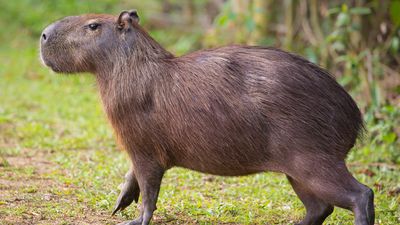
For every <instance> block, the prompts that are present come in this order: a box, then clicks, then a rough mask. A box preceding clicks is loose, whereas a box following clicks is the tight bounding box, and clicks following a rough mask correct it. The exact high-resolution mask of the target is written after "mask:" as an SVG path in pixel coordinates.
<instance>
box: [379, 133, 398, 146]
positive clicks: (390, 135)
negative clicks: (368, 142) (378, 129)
mask: <svg viewBox="0 0 400 225" xmlns="http://www.w3.org/2000/svg"><path fill="white" fill-rule="evenodd" d="M396 137H397V135H396V134H395V133H394V132H390V133H387V134H385V135H384V136H383V137H382V139H383V140H384V141H385V142H386V143H388V144H391V143H393V142H394V141H395V140H396Z"/></svg>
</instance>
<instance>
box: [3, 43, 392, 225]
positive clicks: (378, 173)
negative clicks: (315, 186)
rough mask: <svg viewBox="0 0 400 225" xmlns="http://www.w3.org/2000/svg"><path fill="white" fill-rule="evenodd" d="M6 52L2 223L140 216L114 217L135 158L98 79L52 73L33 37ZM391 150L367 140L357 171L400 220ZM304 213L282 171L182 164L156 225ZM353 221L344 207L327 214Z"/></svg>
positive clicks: (277, 218) (384, 217)
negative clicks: (226, 172)
mask: <svg viewBox="0 0 400 225" xmlns="http://www.w3.org/2000/svg"><path fill="white" fill-rule="evenodd" d="M17 46H18V47H17ZM21 46H22V47H21ZM0 50H1V51H0V62H2V64H3V65H2V66H1V67H0V224H55V223H56V224H114V223H116V222H119V221H123V220H126V219H133V217H135V216H137V213H138V210H137V208H136V205H135V204H133V205H132V206H130V207H129V208H127V209H126V210H125V211H123V212H122V213H119V214H117V215H116V216H115V217H111V216H110V214H111V211H112V208H113V205H114V203H115V200H116V198H117V196H118V193H119V190H118V188H117V187H118V185H119V184H120V183H121V182H122V181H123V175H124V174H125V172H126V171H127V170H128V165H129V163H128V157H126V155H125V153H124V152H123V151H119V150H118V148H117V146H116V144H115V141H114V138H113V134H112V130H111V127H110V126H109V125H108V122H107V121H106V118H105V115H104V114H103V112H102V108H101V104H100V101H99V98H98V94H97V90H96V86H95V83H94V79H93V77H92V76H91V75H74V76H72V75H71V76H70V75H69V76H63V75H57V74H54V73H52V72H50V71H49V69H47V68H44V67H43V66H41V65H40V63H39V59H38V52H37V47H36V44H35V42H32V41H31V40H23V39H21V40H18V41H17V42H12V44H10V45H9V46H2V47H1V48H0ZM382 154H385V153H384V150H383V149H379V151H378V150H377V151H375V146H369V145H364V146H362V147H360V149H357V150H355V151H353V153H352V154H351V155H350V157H349V159H350V162H349V164H350V165H351V166H350V169H351V171H352V172H353V174H355V176H356V177H357V179H359V180H360V181H361V182H363V183H365V184H366V185H368V186H370V187H372V188H373V189H374V192H375V196H376V198H375V204H376V217H377V219H376V223H377V224H385V225H390V224H393V225H394V224H399V223H400V207H399V205H400V194H399V192H400V191H399V188H400V183H399V181H400V166H399V165H398V164H394V163H392V162H390V161H384V160H383V161H382V160H379V163H377V160H376V159H377V158H379V157H380V155H382ZM383 159H384V157H383ZM304 213H305V210H304V208H303V206H302V204H301V202H300V201H299V200H298V198H297V197H296V195H295V193H294V192H293V190H292V189H291V187H290V185H289V183H288V182H287V180H286V178H285V177H284V176H283V175H281V174H275V173H263V174H257V175H253V176H246V177H235V178H224V177H217V176H210V175H206V174H201V173H197V172H194V171H189V170H185V169H179V168H174V169H171V170H170V171H168V172H167V174H166V175H165V178H164V180H163V183H162V188H161V193H160V197H159V200H158V210H157V211H156V213H155V216H154V222H153V224H294V222H297V221H299V220H300V219H301V218H302V216H303V215H304ZM352 223H353V216H352V214H351V213H350V212H348V211H346V210H342V209H338V208H336V209H335V212H334V213H333V214H332V215H331V216H330V217H329V218H328V220H327V221H326V224H352Z"/></svg>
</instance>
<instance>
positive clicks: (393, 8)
mask: <svg viewBox="0 0 400 225" xmlns="http://www.w3.org/2000/svg"><path fill="white" fill-rule="evenodd" d="M389 14H390V19H391V20H392V22H393V24H394V25H395V26H396V27H398V26H400V1H392V2H391V3H390V6H389Z"/></svg>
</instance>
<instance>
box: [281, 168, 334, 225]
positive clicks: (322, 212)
mask: <svg viewBox="0 0 400 225" xmlns="http://www.w3.org/2000/svg"><path fill="white" fill-rule="evenodd" d="M287 178H288V180H289V182H290V184H291V185H292V187H293V189H294V191H295V192H296V194H297V196H299V198H300V200H301V201H302V202H303V204H304V206H305V207H306V210H307V213H306V216H305V218H304V219H303V220H302V221H301V222H300V223H298V224H296V225H321V224H322V223H323V222H324V220H325V219H326V217H328V216H329V215H330V214H331V213H332V212H333V206H332V205H330V204H327V203H325V202H323V201H322V200H321V199H319V198H317V197H316V196H315V195H314V194H313V193H312V192H311V191H310V190H308V189H307V188H306V187H305V186H303V185H302V184H301V183H300V182H298V181H296V180H295V179H293V178H292V177H290V176H287Z"/></svg>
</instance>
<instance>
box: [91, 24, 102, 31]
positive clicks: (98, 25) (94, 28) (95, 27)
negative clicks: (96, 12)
mask: <svg viewBox="0 0 400 225" xmlns="http://www.w3.org/2000/svg"><path fill="white" fill-rule="evenodd" d="M99 27H100V24H98V23H91V24H89V28H90V30H97V28H99Z"/></svg>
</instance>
